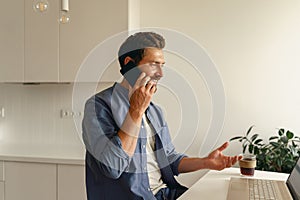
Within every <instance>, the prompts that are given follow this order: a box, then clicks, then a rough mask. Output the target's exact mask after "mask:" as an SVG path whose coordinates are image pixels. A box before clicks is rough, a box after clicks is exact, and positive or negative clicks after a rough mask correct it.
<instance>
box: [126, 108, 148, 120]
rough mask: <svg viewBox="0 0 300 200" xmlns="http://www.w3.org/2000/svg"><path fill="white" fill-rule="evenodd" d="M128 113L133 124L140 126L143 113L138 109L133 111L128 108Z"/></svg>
mask: <svg viewBox="0 0 300 200" xmlns="http://www.w3.org/2000/svg"><path fill="white" fill-rule="evenodd" d="M128 112H129V115H130V117H131V119H132V121H133V122H135V123H136V124H140V122H141V121H142V117H143V114H144V113H143V112H141V111H140V110H138V109H133V108H132V107H129V110H128Z"/></svg>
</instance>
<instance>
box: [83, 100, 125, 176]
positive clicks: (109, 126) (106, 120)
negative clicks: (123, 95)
mask: <svg viewBox="0 0 300 200" xmlns="http://www.w3.org/2000/svg"><path fill="white" fill-rule="evenodd" d="M118 130H119V128H118V127H117V125H116V124H115V122H114V120H113V117H112V114H111V111H110V107H109V106H108V105H107V103H106V102H105V101H103V100H102V99H101V98H98V97H97V96H94V97H92V98H90V99H89V100H88V101H87V102H86V104H85V110H84V118H83V121H82V131H83V133H82V134H83V141H84V143H85V146H86V149H87V151H89V153H90V154H91V155H92V156H93V157H94V158H95V159H96V160H97V161H98V167H99V170H101V172H102V173H103V174H104V175H106V176H107V177H110V178H113V179H117V178H119V177H120V176H121V174H122V173H123V172H124V171H125V170H126V169H127V168H128V167H129V163H130V157H129V156H128V155H127V154H126V152H125V151H124V150H123V149H122V143H121V140H120V138H119V136H118V134H117V133H118Z"/></svg>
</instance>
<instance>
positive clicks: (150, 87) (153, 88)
mask: <svg viewBox="0 0 300 200" xmlns="http://www.w3.org/2000/svg"><path fill="white" fill-rule="evenodd" d="M145 87H146V91H149V92H150V93H151V94H153V93H155V92H156V84H154V83H153V82H151V81H150V82H148V83H147V85H146V86H145Z"/></svg>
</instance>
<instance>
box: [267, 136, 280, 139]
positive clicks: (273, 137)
mask: <svg viewBox="0 0 300 200" xmlns="http://www.w3.org/2000/svg"><path fill="white" fill-rule="evenodd" d="M278 138H279V137H278V136H272V137H270V138H269V140H275V139H278Z"/></svg>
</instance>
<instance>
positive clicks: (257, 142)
mask: <svg viewBox="0 0 300 200" xmlns="http://www.w3.org/2000/svg"><path fill="white" fill-rule="evenodd" d="M262 141H263V140H262V139H258V140H256V141H255V142H254V144H259V143H260V142H262Z"/></svg>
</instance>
